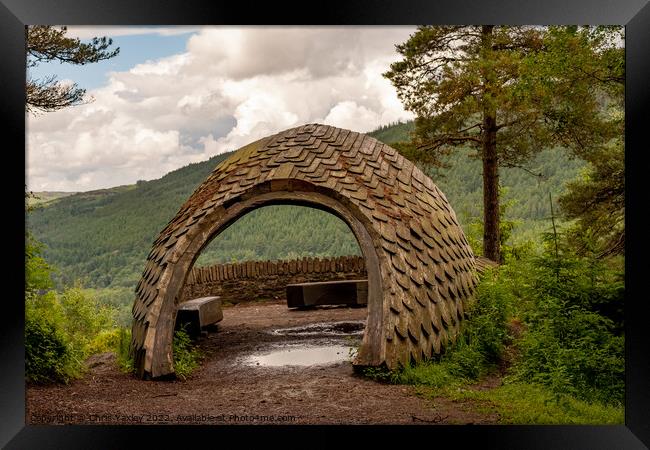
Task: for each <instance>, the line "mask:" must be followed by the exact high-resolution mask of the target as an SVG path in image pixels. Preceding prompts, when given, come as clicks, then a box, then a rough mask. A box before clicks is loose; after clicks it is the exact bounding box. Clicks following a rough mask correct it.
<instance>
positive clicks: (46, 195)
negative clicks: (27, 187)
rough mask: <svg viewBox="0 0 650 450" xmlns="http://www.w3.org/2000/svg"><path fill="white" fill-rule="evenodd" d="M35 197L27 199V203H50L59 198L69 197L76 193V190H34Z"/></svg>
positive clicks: (31, 204) (32, 204)
mask: <svg viewBox="0 0 650 450" xmlns="http://www.w3.org/2000/svg"><path fill="white" fill-rule="evenodd" d="M33 194H34V197H30V198H29V199H27V204H28V205H30V206H34V205H40V204H44V203H49V202H52V201H54V200H57V199H59V198H63V197H67V196H69V195H73V194H76V192H59V191H41V192H34V193H33Z"/></svg>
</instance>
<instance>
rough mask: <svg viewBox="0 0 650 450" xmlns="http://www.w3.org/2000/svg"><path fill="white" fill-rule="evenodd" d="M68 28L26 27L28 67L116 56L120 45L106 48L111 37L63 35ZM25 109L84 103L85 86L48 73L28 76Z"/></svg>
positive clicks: (91, 61) (47, 109)
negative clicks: (87, 38)
mask: <svg viewBox="0 0 650 450" xmlns="http://www.w3.org/2000/svg"><path fill="white" fill-rule="evenodd" d="M66 32H67V28H66V27H61V28H60V29H57V28H55V27H52V26H49V25H36V26H29V27H27V67H28V68H29V67H34V66H36V65H38V64H39V63H41V62H50V61H59V62H61V63H69V64H81V65H83V64H89V63H94V62H98V61H102V60H105V59H109V58H112V57H114V56H116V55H117V54H118V53H119V51H120V49H119V47H118V48H116V49H114V50H109V47H110V46H111V45H112V44H113V41H112V39H107V38H106V37H101V38H97V37H95V38H93V39H92V40H91V42H90V43H89V44H85V43H82V42H81V41H80V40H79V39H77V38H70V37H67V36H66ZM26 91H27V110H28V111H29V112H32V113H35V112H36V111H44V112H48V111H56V110H58V109H61V108H66V107H68V106H73V105H78V104H81V103H84V96H85V94H86V90H85V89H82V88H79V87H78V86H77V83H73V84H67V83H62V82H60V81H58V80H57V78H56V76H55V75H51V76H48V77H46V78H45V79H42V80H40V79H39V80H33V79H28V80H27V85H26Z"/></svg>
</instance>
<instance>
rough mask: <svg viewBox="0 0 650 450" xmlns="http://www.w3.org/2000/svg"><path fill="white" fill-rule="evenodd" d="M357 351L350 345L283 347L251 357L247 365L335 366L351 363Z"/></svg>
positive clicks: (246, 361)
mask: <svg viewBox="0 0 650 450" xmlns="http://www.w3.org/2000/svg"><path fill="white" fill-rule="evenodd" d="M355 350H356V349H355V347H351V346H349V345H331V344H330V345H318V346H304V345H295V346H291V347H289V346H283V347H281V348H278V349H277V350H271V351H269V352H265V353H263V354H255V355H252V356H249V357H248V358H246V360H245V363H246V364H248V365H253V366H266V367H269V366H270V367H279V366H313V365H321V364H333V363H338V362H343V361H350V360H351V359H352V358H351V356H350V355H351V352H352V351H355Z"/></svg>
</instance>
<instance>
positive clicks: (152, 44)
mask: <svg viewBox="0 0 650 450" xmlns="http://www.w3.org/2000/svg"><path fill="white" fill-rule="evenodd" d="M414 31H415V28H414V27H369V26H366V27H304V28H301V27H68V35H70V36H75V37H79V38H80V39H81V40H82V41H87V40H89V39H91V38H92V37H93V36H107V37H110V38H112V39H113V44H114V45H113V48H114V47H119V48H120V53H119V55H118V56H116V57H115V58H112V59H109V60H106V61H102V62H99V63H94V64H87V65H84V66H72V65H69V64H60V63H48V64H40V65H38V66H36V67H35V68H30V70H28V75H27V76H28V77H31V78H32V79H38V78H43V77H45V76H49V75H56V76H57V78H58V79H59V80H62V81H64V82H76V83H77V84H78V85H79V87H82V88H85V89H87V96H88V98H89V99H92V101H90V102H89V103H87V104H84V105H79V106H74V107H69V108H65V109H62V110H59V111H56V112H49V113H39V114H38V115H33V114H28V115H27V155H26V156H27V161H26V162H27V174H26V182H27V186H28V189H29V190H32V191H36V192H38V191H88V190H94V189H102V188H107V187H113V186H118V185H124V184H133V183H135V182H136V181H138V180H152V179H156V178H160V177H161V176H163V175H165V174H166V173H168V172H170V171H172V170H174V169H178V168H180V167H183V166H185V165H187V164H190V163H194V162H200V161H204V160H206V159H208V158H210V157H212V156H214V155H217V154H220V153H223V152H227V151H231V150H236V149H238V148H240V147H242V146H244V145H246V144H248V143H250V142H253V141H255V140H257V139H259V138H262V137H264V136H268V135H271V134H275V133H277V132H280V131H282V130H285V129H287V128H291V127H295V126H298V125H301V124H305V123H313V122H317V123H324V124H328V125H333V126H338V127H342V128H348V129H351V130H354V131H359V132H368V131H372V130H374V129H376V128H377V127H379V126H381V125H387V124H389V123H393V122H397V121H405V120H409V119H411V118H412V117H413V116H412V114H411V113H409V112H407V111H405V110H404V109H403V107H402V105H401V103H400V101H399V99H398V98H397V94H396V91H395V89H394V88H393V87H392V85H391V84H390V82H389V81H388V80H387V79H385V78H384V77H382V73H383V72H385V71H386V70H387V69H388V68H389V66H390V63H392V62H394V61H397V60H398V59H399V55H398V54H397V53H396V52H395V44H398V43H402V42H404V41H406V39H407V38H408V36H409V34H411V33H413V32H414Z"/></svg>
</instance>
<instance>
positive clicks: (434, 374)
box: [374, 271, 515, 387]
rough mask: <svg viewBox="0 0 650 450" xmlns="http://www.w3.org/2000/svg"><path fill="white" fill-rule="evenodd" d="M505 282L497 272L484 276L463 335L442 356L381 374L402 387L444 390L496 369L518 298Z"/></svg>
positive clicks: (464, 324) (508, 337)
mask: <svg viewBox="0 0 650 450" xmlns="http://www.w3.org/2000/svg"><path fill="white" fill-rule="evenodd" d="M503 281H504V280H503V278H502V277H501V276H500V274H499V273H498V272H492V271H490V272H488V273H486V274H485V275H484V279H483V281H482V282H481V284H480V285H479V288H478V290H477V295H476V299H475V300H474V302H472V303H471V304H470V306H469V307H468V308H467V311H466V314H467V318H466V320H465V321H464V322H463V324H462V327H461V334H460V336H458V338H457V340H456V343H455V344H453V345H452V346H450V347H449V348H447V349H446V350H445V352H444V353H443V354H442V355H440V356H439V357H437V358H434V359H433V360H431V361H426V362H422V363H419V364H416V365H409V366H407V367H403V368H401V370H399V371H397V372H395V373H392V374H390V373H383V374H379V375H381V376H382V377H383V379H384V380H386V381H391V382H396V383H400V384H413V385H426V386H433V387H442V386H446V385H456V384H463V383H467V382H469V381H472V380H477V379H478V378H479V377H480V376H482V375H485V374H486V373H488V372H490V371H491V370H493V369H494V368H495V367H496V364H497V363H498V362H499V361H500V359H501V355H502V353H503V350H504V346H505V344H506V342H508V341H509V340H510V339H511V336H510V334H509V332H508V323H509V320H510V317H511V309H512V304H513V303H514V302H515V298H514V296H513V295H512V293H511V292H509V291H508V289H507V287H506V286H504V282H503ZM374 375H377V374H374ZM376 378H378V377H377V376H376Z"/></svg>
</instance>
